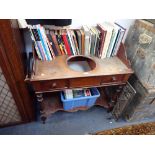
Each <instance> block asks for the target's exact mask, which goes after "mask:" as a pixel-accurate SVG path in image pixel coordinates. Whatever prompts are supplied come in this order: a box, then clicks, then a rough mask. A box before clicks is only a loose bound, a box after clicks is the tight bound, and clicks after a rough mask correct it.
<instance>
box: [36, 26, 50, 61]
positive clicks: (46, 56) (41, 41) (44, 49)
mask: <svg viewBox="0 0 155 155" xmlns="http://www.w3.org/2000/svg"><path fill="white" fill-rule="evenodd" d="M34 28H35V29H36V30H37V33H38V35H39V38H40V43H41V46H42V49H43V52H44V55H45V58H46V60H49V58H48V55H47V53H46V48H45V45H44V40H43V38H42V35H41V32H40V30H39V29H38V27H37V26H34Z"/></svg>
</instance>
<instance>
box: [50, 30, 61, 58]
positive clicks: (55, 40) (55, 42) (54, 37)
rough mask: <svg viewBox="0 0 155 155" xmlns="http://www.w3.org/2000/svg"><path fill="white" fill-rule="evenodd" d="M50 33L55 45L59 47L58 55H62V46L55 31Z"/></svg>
mask: <svg viewBox="0 0 155 155" xmlns="http://www.w3.org/2000/svg"><path fill="white" fill-rule="evenodd" d="M50 34H51V36H52V40H53V42H54V45H55V47H56V49H57V52H58V55H61V51H60V48H59V45H58V41H57V38H56V35H55V33H54V32H52V31H51V32H50Z"/></svg>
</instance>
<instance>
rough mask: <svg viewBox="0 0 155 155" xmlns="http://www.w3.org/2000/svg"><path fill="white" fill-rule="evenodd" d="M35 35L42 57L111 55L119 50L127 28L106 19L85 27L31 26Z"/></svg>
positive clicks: (36, 47)
mask: <svg viewBox="0 0 155 155" xmlns="http://www.w3.org/2000/svg"><path fill="white" fill-rule="evenodd" d="M30 32H31V37H32V39H33V41H34V43H35V49H36V52H37V55H38V58H39V59H40V60H44V61H45V60H47V61H50V60H53V59H54V58H55V57H56V56H59V55H86V56H96V57H98V58H101V59H103V58H107V57H108V58H109V57H111V56H115V55H117V51H118V49H119V46H120V44H121V42H122V39H123V36H124V34H125V28H123V27H122V26H120V25H118V24H117V23H109V22H104V23H102V24H97V25H96V26H93V27H88V26H86V25H84V26H82V28H81V29H76V30H71V29H61V30H45V29H44V28H43V26H41V25H34V26H30Z"/></svg>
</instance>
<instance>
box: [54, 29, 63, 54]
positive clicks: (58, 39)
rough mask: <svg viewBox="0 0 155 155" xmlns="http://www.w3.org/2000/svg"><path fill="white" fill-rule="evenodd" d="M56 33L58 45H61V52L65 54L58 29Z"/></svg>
mask: <svg viewBox="0 0 155 155" xmlns="http://www.w3.org/2000/svg"><path fill="white" fill-rule="evenodd" d="M55 35H56V39H57V42H58V46H59V49H60V52H61V54H60V55H65V51H64V49H63V46H62V41H61V36H60V34H59V33H58V30H55Z"/></svg>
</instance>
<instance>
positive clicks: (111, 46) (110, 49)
mask: <svg viewBox="0 0 155 155" xmlns="http://www.w3.org/2000/svg"><path fill="white" fill-rule="evenodd" d="M109 24H111V26H113V31H112V36H111V40H110V44H109V48H108V51H107V55H106V57H107V58H109V57H110V56H111V54H112V50H113V47H114V44H115V41H116V38H117V35H118V33H119V30H120V27H119V26H118V25H116V24H114V23H109Z"/></svg>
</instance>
